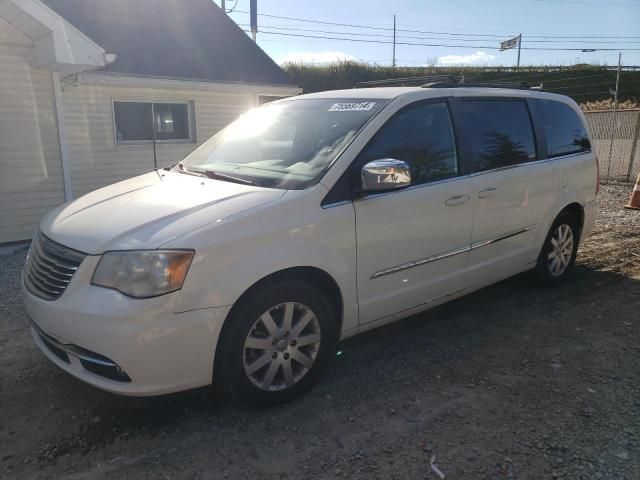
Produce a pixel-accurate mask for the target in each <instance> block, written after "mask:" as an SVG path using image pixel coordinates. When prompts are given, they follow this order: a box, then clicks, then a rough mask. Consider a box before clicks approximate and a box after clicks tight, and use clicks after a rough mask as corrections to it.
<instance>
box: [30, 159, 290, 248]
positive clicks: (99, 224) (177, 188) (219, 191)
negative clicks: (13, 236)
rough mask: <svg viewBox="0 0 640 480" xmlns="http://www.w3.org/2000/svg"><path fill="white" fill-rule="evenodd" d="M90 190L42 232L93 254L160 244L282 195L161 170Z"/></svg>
mask: <svg viewBox="0 0 640 480" xmlns="http://www.w3.org/2000/svg"><path fill="white" fill-rule="evenodd" d="M159 174H160V175H158V174H157V173H155V172H152V173H147V174H145V175H141V176H139V177H135V178H131V179H129V180H125V181H123V182H119V183H116V184H114V185H110V186H108V187H105V188H101V189H100V190H96V191H94V192H91V193H89V194H87V195H85V196H83V197H81V198H79V199H77V200H74V201H72V202H69V203H66V204H64V205H61V206H60V207H58V208H57V209H55V210H53V211H52V212H50V213H49V214H48V215H47V216H46V217H45V218H44V219H43V220H42V222H41V224H40V229H41V230H42V233H44V234H45V235H46V236H48V237H49V238H51V239H52V240H54V241H56V242H58V243H61V244H62V245H65V246H67V247H70V248H73V249H76V250H79V251H81V252H85V253H89V254H99V253H102V252H104V251H106V250H131V249H146V248H158V247H160V246H161V245H163V244H164V243H166V242H168V241H170V240H173V239H175V238H177V237H179V236H182V235H184V234H186V233H189V232H192V231H193V230H196V229H198V228H201V227H204V226H206V225H208V224H210V223H214V222H216V220H219V219H224V218H227V217H229V216H232V215H235V214H237V213H240V212H244V211H247V210H250V209H252V208H255V207H258V206H260V205H263V204H265V203H268V202H272V201H274V200H277V199H278V198H280V197H282V196H283V195H284V194H285V190H273V189H267V188H260V187H254V186H251V185H241V184H238V183H231V182H225V181H220V180H210V179H206V178H202V177H196V176H193V175H184V174H180V173H176V172H167V171H160V172H159Z"/></svg>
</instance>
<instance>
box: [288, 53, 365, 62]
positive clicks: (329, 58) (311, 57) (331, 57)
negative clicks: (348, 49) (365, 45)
mask: <svg viewBox="0 0 640 480" xmlns="http://www.w3.org/2000/svg"><path fill="white" fill-rule="evenodd" d="M345 60H357V59H356V57H354V56H353V55H349V54H348V53H343V52H332V51H327V52H298V53H289V54H287V55H285V56H284V57H282V58H280V60H279V62H278V63H280V64H283V63H316V64H317V63H335V62H339V61H345Z"/></svg>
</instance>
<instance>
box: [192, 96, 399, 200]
mask: <svg viewBox="0 0 640 480" xmlns="http://www.w3.org/2000/svg"><path fill="white" fill-rule="evenodd" d="M385 103H387V100H380V99H374V100H369V99H362V98H358V99H342V98H341V99H310V100H288V101H283V102H278V103H274V104H269V105H265V106H263V107H259V108H255V109H253V110H250V111H249V112H247V113H245V114H244V115H242V116H240V118H238V120H236V121H235V122H233V123H232V124H230V125H229V126H227V127H226V128H225V129H223V130H221V131H220V132H219V133H218V134H216V135H215V136H213V137H211V138H210V139H209V140H207V141H206V142H204V143H203V144H202V145H200V146H199V147H198V148H196V149H195V150H194V151H193V152H191V153H190V154H189V155H187V156H186V157H185V158H184V159H183V160H182V162H181V165H182V167H183V168H184V169H185V170H188V171H193V172H199V173H209V174H210V176H212V178H216V177H215V176H214V175H215V174H218V175H219V177H218V178H221V179H224V178H223V176H227V177H230V176H232V177H234V178H235V179H241V180H245V181H247V183H253V184H255V185H259V186H263V187H270V188H284V189H303V188H306V187H308V186H309V185H312V184H314V183H315V182H316V181H317V180H318V179H319V178H320V177H321V176H322V174H323V173H324V172H325V170H326V169H327V168H328V167H329V166H330V165H331V163H332V162H333V161H334V160H335V159H336V157H337V156H338V155H339V154H340V152H341V151H342V149H343V148H344V147H345V146H347V145H348V143H349V142H350V141H351V139H352V138H353V137H354V136H355V135H356V134H357V133H358V131H359V130H360V129H361V128H362V127H363V126H364V124H365V123H366V122H367V121H368V120H369V119H370V118H371V117H373V115H375V114H376V113H377V112H378V111H380V109H381V108H382V106H383V105H384V104H385Z"/></svg>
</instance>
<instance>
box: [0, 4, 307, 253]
mask: <svg viewBox="0 0 640 480" xmlns="http://www.w3.org/2000/svg"><path fill="white" fill-rule="evenodd" d="M300 91H301V90H300V89H299V88H297V87H296V86H294V85H291V84H290V83H289V80H288V78H287V76H286V75H285V73H284V72H283V71H282V70H281V69H280V68H279V67H278V66H277V65H276V64H275V63H274V62H273V61H272V60H271V59H270V58H269V57H268V56H267V55H266V54H265V53H264V52H263V51H262V50H261V49H260V48H259V47H258V46H257V45H255V44H254V43H253V42H252V41H251V40H250V39H249V38H248V37H247V36H246V35H245V33H244V32H243V31H242V30H241V29H240V28H239V27H238V26H237V25H236V24H235V23H234V22H233V21H232V20H231V19H229V18H228V17H227V15H225V14H224V13H223V12H222V11H221V10H220V8H218V7H217V6H216V5H215V3H213V1H212V0H0V244H2V243H7V242H14V241H20V240H25V239H29V238H30V237H31V235H32V234H33V231H34V229H35V228H36V227H37V225H38V222H39V221H40V218H41V217H42V216H43V215H44V214H45V213H46V212H47V211H48V210H50V209H51V208H53V207H55V206H56V205H58V204H60V203H62V202H64V201H66V200H70V199H72V198H75V197H78V196H80V195H83V194H84V193H86V192H89V191H91V190H94V189H96V188H99V187H102V186H104V185H108V184H110V183H113V182H116V181H119V180H122V179H125V178H128V177H131V176H134V175H138V174H141V173H143V172H147V171H149V170H151V169H153V142H152V138H153V131H154V130H153V125H154V124H155V131H156V140H157V142H156V150H157V161H158V164H159V166H166V165H169V164H172V163H175V162H176V161H177V160H178V159H180V158H181V157H182V156H184V155H185V154H187V153H188V152H189V151H191V150H192V149H193V148H195V147H196V146H197V144H199V143H201V142H203V141H204V140H206V139H207V138H209V137H210V136H211V135H213V134H214V133H215V132H216V131H218V130H219V129H220V128H222V127H223V126H224V125H226V124H227V123H229V122H230V121H232V120H233V119H234V118H235V117H237V116H238V115H239V114H240V113H241V112H243V111H245V110H247V109H248V108H251V107H253V106H256V105H258V104H260V103H263V102H265V101H269V100H272V99H273V98H277V97H285V96H291V95H296V94H298V93H300Z"/></svg>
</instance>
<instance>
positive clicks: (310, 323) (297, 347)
mask: <svg viewBox="0 0 640 480" xmlns="http://www.w3.org/2000/svg"><path fill="white" fill-rule="evenodd" d="M320 341H321V331H320V322H319V321H318V318H317V317H316V315H315V313H314V312H313V311H312V310H311V309H310V308H309V307H308V306H306V305H303V304H301V303H295V302H287V303H281V304H278V305H276V306H274V307H271V308H269V309H268V310H267V311H266V312H264V313H263V314H262V315H261V316H260V317H259V318H258V319H257V320H256V321H255V322H254V323H253V325H252V327H251V329H250V330H249V333H248V334H247V337H246V338H245V341H244V346H243V365H244V372H245V375H246V376H247V378H248V379H249V380H250V381H251V382H252V383H253V384H254V385H255V386H256V387H258V388H259V389H261V390H266V391H278V390H284V389H287V388H289V387H291V386H292V385H294V384H296V383H297V382H299V381H300V380H301V379H302V377H304V376H305V375H306V374H307V372H308V371H309V370H310V369H311V367H312V366H313V364H314V362H315V359H316V355H317V354H318V351H319V348H320Z"/></svg>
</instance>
